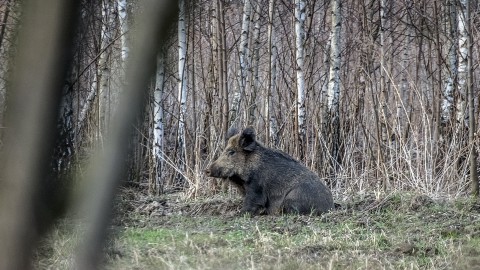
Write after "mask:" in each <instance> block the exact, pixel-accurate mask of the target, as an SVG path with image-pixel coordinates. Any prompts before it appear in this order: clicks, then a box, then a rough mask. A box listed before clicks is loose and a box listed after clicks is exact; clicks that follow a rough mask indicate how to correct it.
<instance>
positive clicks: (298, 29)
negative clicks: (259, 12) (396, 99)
mask: <svg viewBox="0 0 480 270" xmlns="http://www.w3.org/2000/svg"><path fill="white" fill-rule="evenodd" d="M305 7H306V5H305V1H304V0H295V60H296V79H297V106H296V111H297V119H296V121H297V130H296V133H297V143H298V147H297V151H298V153H299V156H300V157H303V151H302V147H303V142H304V138H305V133H306V132H305V114H306V112H305V74H304V61H305V59H304V46H305Z"/></svg>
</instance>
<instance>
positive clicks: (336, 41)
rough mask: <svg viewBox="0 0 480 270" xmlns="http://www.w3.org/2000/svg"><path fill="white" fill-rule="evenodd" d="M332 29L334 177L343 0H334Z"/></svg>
mask: <svg viewBox="0 0 480 270" xmlns="http://www.w3.org/2000/svg"><path fill="white" fill-rule="evenodd" d="M331 5H332V29H331V32H330V71H329V76H328V90H327V119H328V122H327V123H328V125H329V128H330V134H329V137H330V138H331V143H330V144H331V145H330V150H329V151H330V156H329V158H330V159H331V163H332V164H331V169H332V172H331V174H332V175H335V174H336V170H337V168H338V164H339V163H340V155H339V148H340V112H339V102H340V98H339V97H340V65H341V42H340V38H341V30H342V4H341V0H332V2H331Z"/></svg>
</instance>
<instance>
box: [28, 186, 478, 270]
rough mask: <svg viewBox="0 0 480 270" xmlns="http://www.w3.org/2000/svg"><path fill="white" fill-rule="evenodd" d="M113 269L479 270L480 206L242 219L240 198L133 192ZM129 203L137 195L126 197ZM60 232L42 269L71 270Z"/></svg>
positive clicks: (377, 201)
mask: <svg viewBox="0 0 480 270" xmlns="http://www.w3.org/2000/svg"><path fill="white" fill-rule="evenodd" d="M123 194H124V195H123V197H122V202H123V203H122V204H121V205H119V207H120V208H121V209H123V210H125V209H127V210H128V211H120V212H122V213H126V214H124V215H121V216H117V219H116V222H115V226H114V227H113V228H114V231H115V232H116V233H115V236H114V237H113V240H112V241H111V242H110V243H109V246H108V248H107V249H106V254H107V261H106V264H105V267H106V268H107V269H385V268H387V269H405V268H407V269H420V268H421V269H452V268H453V269H474V268H475V267H478V265H480V264H479V261H478V258H479V257H480V225H479V224H480V204H479V203H475V202H472V201H469V200H465V199H463V200H461V199H457V200H455V201H450V200H440V199H432V198H430V197H428V196H425V195H413V194H405V193H397V194H390V195H387V196H381V197H379V198H378V197H376V196H373V195H365V196H358V197H356V198H354V199H351V200H349V201H346V202H342V207H341V208H339V209H337V210H335V211H334V212H332V213H329V214H326V215H324V216H322V217H309V216H275V217H272V216H259V217H253V218H249V217H244V216H239V215H238V210H239V205H240V204H241V200H240V199H232V198H222V197H218V198H213V199H212V198H208V199H197V200H195V201H184V200H182V199H181V198H182V195H180V196H175V195H170V196H167V197H151V196H138V194H136V193H123ZM125 194H127V195H125ZM72 228H73V227H72V226H64V225H62V226H59V227H58V229H57V230H55V232H54V233H53V234H52V236H51V238H50V239H49V241H48V242H47V243H46V244H45V247H44V248H43V249H42V252H40V253H39V256H38V259H37V263H36V266H38V268H41V269H47V268H48V269H65V268H70V267H69V266H71V264H70V262H71V259H70V258H71V254H72V252H73V253H74V246H73V245H72V243H73V242H75V241H74V239H75V238H78V237H79V234H78V233H73V234H72V233H71V232H72Z"/></svg>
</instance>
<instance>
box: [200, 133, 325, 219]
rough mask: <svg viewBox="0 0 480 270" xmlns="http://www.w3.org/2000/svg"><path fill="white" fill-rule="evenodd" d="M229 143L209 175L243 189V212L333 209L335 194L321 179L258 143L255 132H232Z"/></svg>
mask: <svg viewBox="0 0 480 270" xmlns="http://www.w3.org/2000/svg"><path fill="white" fill-rule="evenodd" d="M227 139H228V142H227V145H226V147H225V150H224V151H223V152H222V153H221V155H220V157H219V158H218V159H217V160H216V161H215V162H213V163H212V164H211V165H210V167H209V168H208V169H207V170H206V173H207V175H209V176H211V177H217V178H224V179H228V180H230V181H231V182H232V183H234V184H235V185H236V186H238V187H239V188H240V189H242V186H243V190H244V191H245V198H244V205H243V209H242V212H246V213H250V214H252V215H256V214H261V213H266V214H282V213H298V214H316V215H318V214H321V213H325V212H328V211H329V210H331V209H333V199H332V194H331V192H330V190H329V189H328V188H327V187H326V186H325V185H324V184H323V183H322V181H321V180H320V178H319V177H318V176H317V175H316V174H315V173H314V172H312V171H310V170H309V169H308V168H307V167H305V166H304V165H302V164H301V163H299V162H298V161H296V160H295V159H294V158H292V157H291V156H289V155H287V154H286V153H284V152H281V151H278V150H274V149H271V148H268V147H265V146H264V145H263V144H261V143H260V142H258V141H257V140H256V135H255V131H254V130H253V129H252V128H246V129H244V130H243V131H242V132H241V133H238V132H234V131H229V132H228V134H227Z"/></svg>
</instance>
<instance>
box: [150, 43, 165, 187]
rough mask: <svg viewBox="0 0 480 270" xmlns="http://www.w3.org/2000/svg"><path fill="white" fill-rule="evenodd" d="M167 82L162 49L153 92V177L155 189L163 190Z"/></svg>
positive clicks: (158, 59)
mask: <svg viewBox="0 0 480 270" xmlns="http://www.w3.org/2000/svg"><path fill="white" fill-rule="evenodd" d="M164 82H165V55H164V52H163V51H160V52H159V54H158V56H157V70H156V73H155V90H154V93H153V146H152V165H153V168H152V177H153V180H154V182H155V189H156V191H157V192H158V193H161V192H162V189H163V183H162V181H161V179H162V170H163V153H164V149H163V148H164V138H163V134H164V127H163V88H164Z"/></svg>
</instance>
